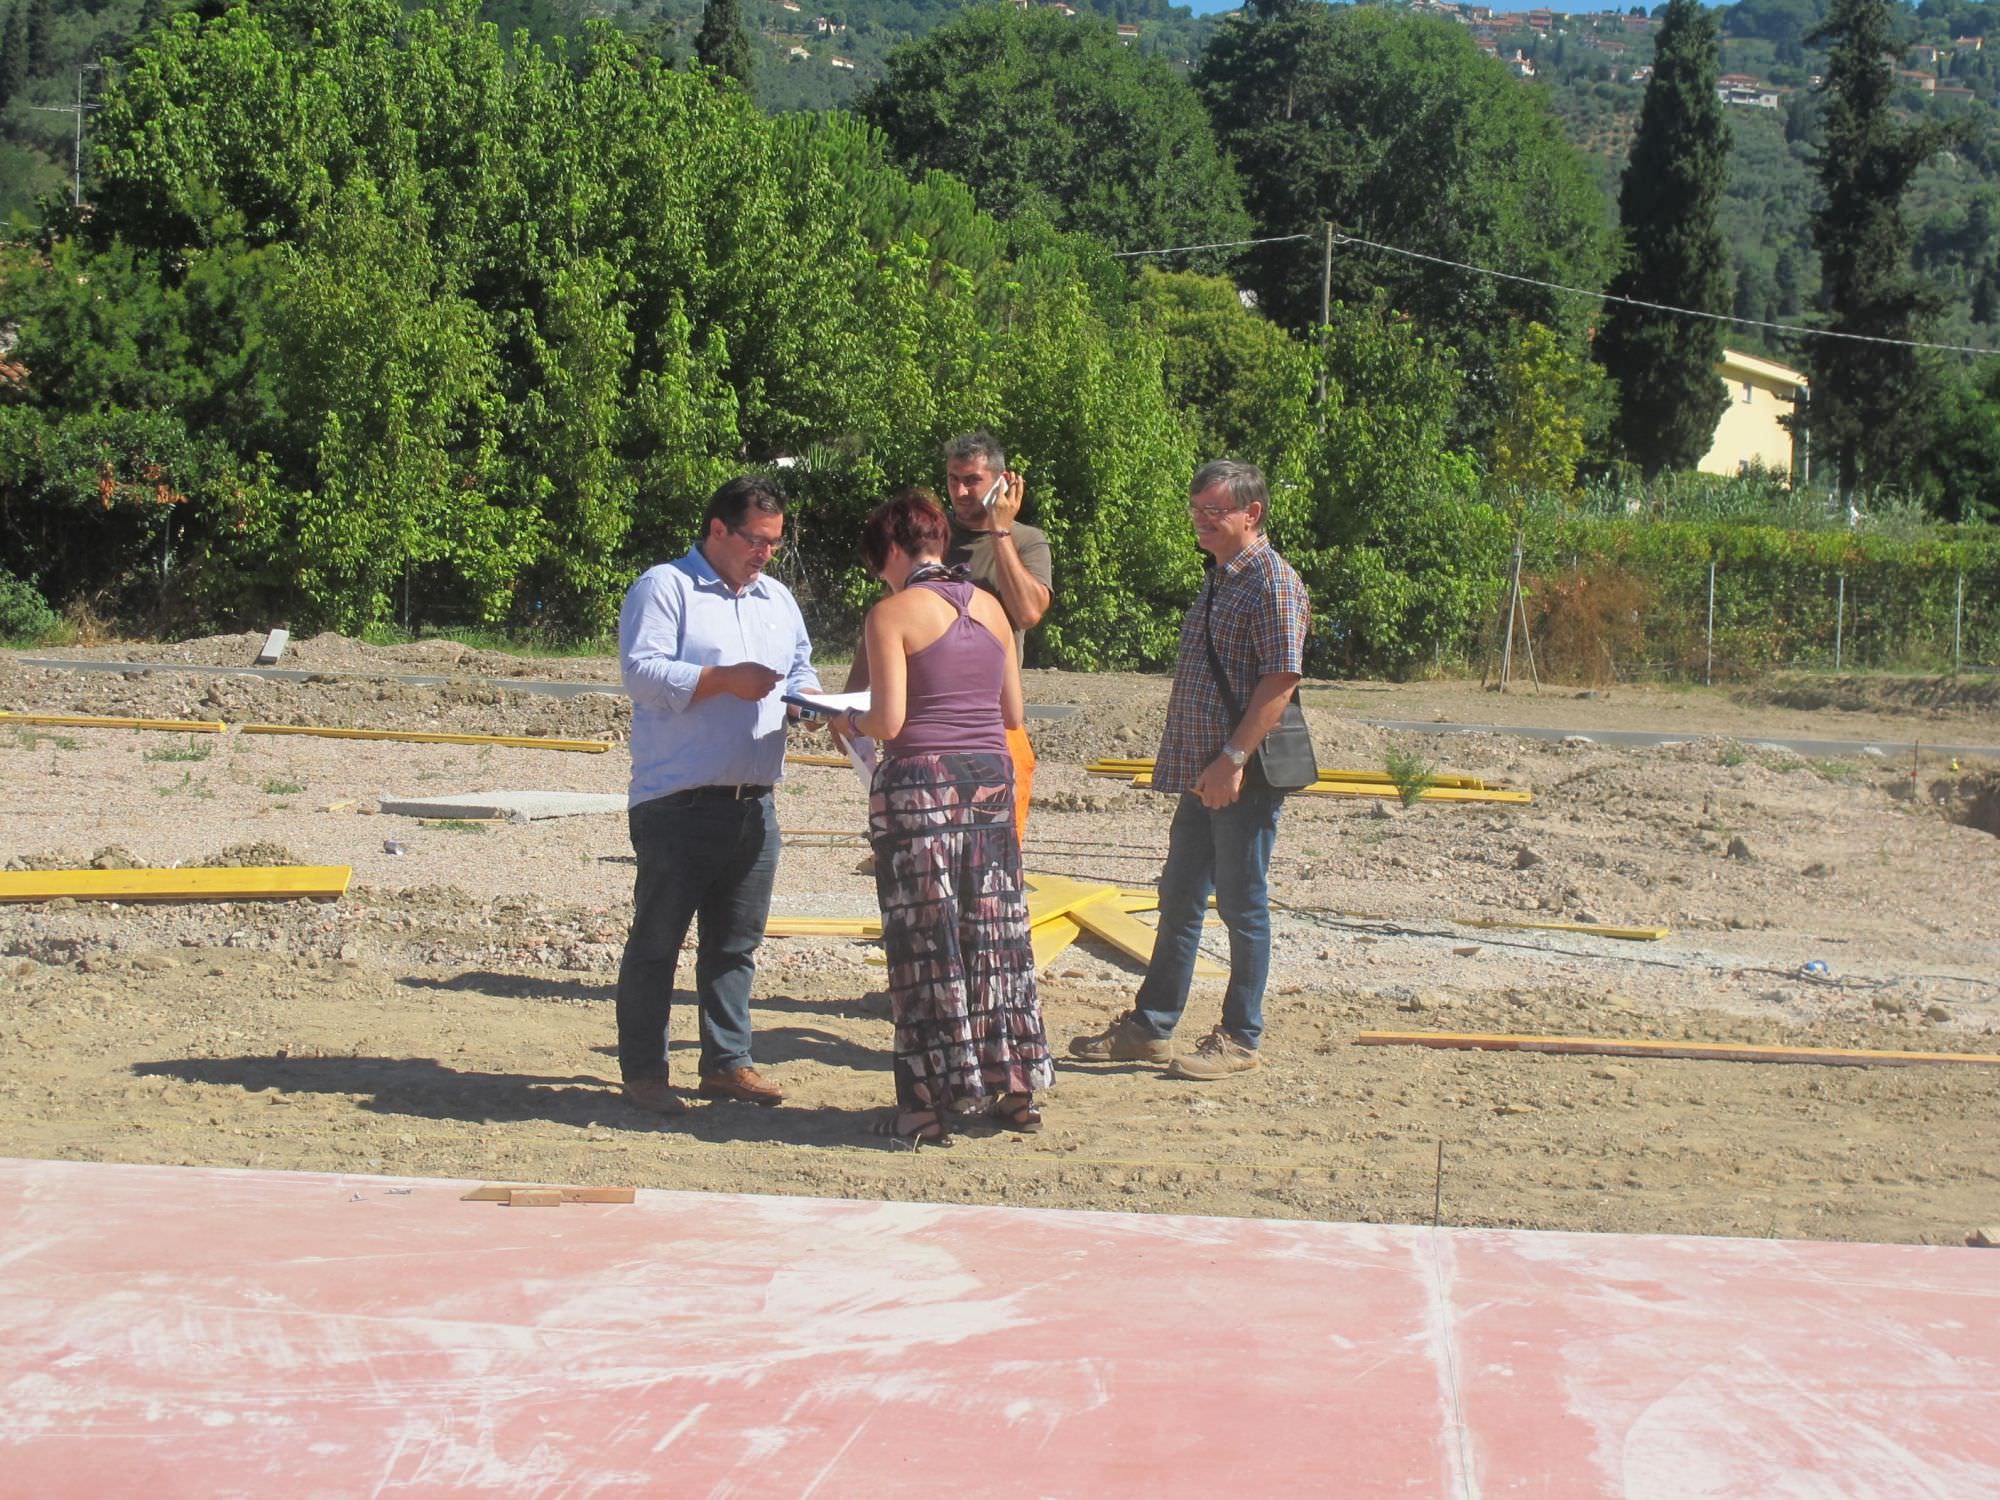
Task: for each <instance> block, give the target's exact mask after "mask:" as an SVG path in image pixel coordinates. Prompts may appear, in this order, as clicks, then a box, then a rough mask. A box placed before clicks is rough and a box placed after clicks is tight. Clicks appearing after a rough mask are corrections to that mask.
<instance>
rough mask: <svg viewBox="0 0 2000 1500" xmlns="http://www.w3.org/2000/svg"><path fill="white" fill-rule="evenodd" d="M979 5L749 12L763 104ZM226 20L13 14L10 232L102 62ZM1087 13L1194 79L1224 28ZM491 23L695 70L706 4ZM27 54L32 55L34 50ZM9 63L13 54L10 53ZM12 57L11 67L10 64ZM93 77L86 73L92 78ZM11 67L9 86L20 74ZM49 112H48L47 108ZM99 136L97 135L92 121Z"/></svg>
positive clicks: (491, 4)
mask: <svg viewBox="0 0 2000 1500" xmlns="http://www.w3.org/2000/svg"><path fill="white" fill-rule="evenodd" d="M969 3H970V0H830V3H815V0H742V6H743V17H744V22H745V24H746V26H747V27H748V28H749V29H750V31H751V41H752V45H753V46H754V48H755V49H756V70H755V81H754V91H755V93H756V96H757V101H758V102H759V103H760V104H762V105H763V106H764V108H765V109H767V110H769V111H772V112H773V113H779V112H784V111H789V110H822V109H833V108H838V107H840V106H842V105H845V104H846V103H847V102H848V101H849V100H851V99H852V98H853V97H854V95H855V93H856V92H857V91H858V90H859V89H861V88H863V87H865V86H866V85H867V84H869V83H872V82H874V81H875V80H876V79H878V78H880V77H881V76H882V59H883V58H884V57H886V56H887V55H888V53H889V51H890V50H891V49H892V48H894V47H897V46H900V45H901V44H902V43H904V42H907V41H912V40H914V39H915V38H917V37H920V36H925V35H927V34H929V33H930V32H931V31H934V30H935V29H937V28H938V27H939V26H942V25H943V24H944V23H945V22H947V21H949V20H950V19H951V18H952V17H953V16H955V15H957V14H958V13H959V12H960V11H962V10H965V9H967V8H968V7H969ZM191 8H198V9H201V10H203V11H205V12H211V11H220V10H221V9H223V8H224V3H223V0H0V38H4V37H5V36H6V35H7V27H6V22H7V19H8V17H9V16H11V15H12V13H13V12H15V11H17V10H18V11H19V12H20V14H21V18H22V24H21V32H22V35H23V36H24V37H25V36H26V35H27V34H28V33H29V31H30V30H31V28H30V27H29V25H28V21H29V18H30V17H31V16H32V14H33V13H34V11H36V10H37V9H39V10H41V11H42V12H43V13H44V37H45V43H44V45H43V47H42V48H41V49H40V51H39V52H38V54H37V55H35V56H33V57H32V58H24V59H23V60H22V70H21V71H22V78H23V81H22V84H21V86H20V88H19V89H18V90H17V91H16V93H15V96H14V97H13V98H11V99H5V100H0V222H4V221H6V220H9V219H13V218H17V217H18V218H24V219H25V220H26V221H27V222H29V223H33V222H35V219H36V216H37V215H36V204H37V203H38V202H40V201H41V199H42V198H43V197H45V196H46V195H48V194H51V193H67V192H68V191H69V190H70V183H71V180H72V170H73V156H74V144H75V132H76V115H75V114H74V112H73V111H72V110H71V109H69V108H65V106H73V105H74V104H75V102H76V99H77V97H78V90H79V85H80V86H81V89H82V93H83V97H84V99H85V100H86V102H87V101H88V100H89V99H90V98H91V97H93V96H94V95H95V94H96V92H97V91H98V89H99V88H100V87H101V85H102V74H101V72H100V71H98V70H97V68H96V66H95V65H96V64H97V63H99V61H100V60H102V59H106V58H110V59H116V58H119V57H122V56H123V55H124V54H125V52H126V51H127V50H128V49H129V48H130V47H131V46H132V45H133V43H134V41H135V40H136V39H137V38H138V37H140V36H141V35H143V34H144V33H145V32H146V31H147V30H148V29H150V28H151V27H152V26H155V25H158V24H159V23H160V22H161V21H162V20H164V19H165V18H166V17H168V16H170V15H172V14H174V13H175V12H177V11H180V10H184V9H191ZM1073 8H1074V9H1075V10H1076V11H1078V12H1079V13H1095V14H1098V15H1102V16H1105V17H1107V18H1109V19H1111V20H1113V21H1115V22H1118V23H1119V24H1121V25H1127V26H1131V27H1134V28H1135V29H1136V34H1135V35H1134V37H1133V38H1132V45H1133V46H1135V47H1137V48H1139V49H1141V50H1143V51H1146V52H1151V53H1157V54H1159V55H1161V56H1164V57H1167V58H1170V59H1172V60H1173V61H1174V62H1175V63H1177V64H1180V65H1182V66H1186V65H1188V64H1189V63H1190V62H1191V61H1192V60H1193V59H1194V58H1195V57H1196V56H1198V55H1199V53H1200V51H1201V46H1202V43H1203V42H1204V41H1205V40H1206V39H1207V37H1208V35H1209V34H1210V33H1211V32H1212V31H1213V30H1214V28H1215V26H1216V25H1218V24H1220V23H1219V22H1218V20H1217V19H1216V18H1215V17H1196V16H1195V15H1194V13H1193V12H1192V11H1190V10H1189V9H1188V8H1187V7H1186V6H1184V5H1168V4H1166V3H1165V0H1074V7H1073ZM480 9H481V13H482V14H483V15H484V16H485V17H486V18H487V19H488V20H490V21H492V22H494V23H495V24H496V25H498V26H499V27H500V29H501V30H502V31H503V32H505V33H512V32H514V31H515V30H517V29H522V28H525V29H526V30H527V31H528V32H529V33H530V34H531V35H533V36H534V37H536V38H537V39H538V40H542V41H547V40H550V39H552V38H554V37H556V36H560V35H563V34H567V33H573V32H576V31H579V30H581V29H582V27H583V25H584V23H585V21H586V20H589V19H608V20H610V21H611V22H613V23H614V24H616V25H618V26H620V27H622V28H624V29H625V30H627V31H629V32H632V33H634V34H635V35H639V36H643V37H645V38H646V39H647V40H648V41H650V42H651V43H652V45H653V47H654V48H655V50H657V51H658V52H659V53H660V54H661V55H662V56H664V57H666V58H668V59H669V60H672V61H680V60H683V59H685V58H686V57H687V56H688V54H689V53H691V52H692V51H693V46H694V35H695V31H696V29H697V28H698V27H699V26H700V24H701V10H702V6H701V0H483V3H482V5H481V7H480ZM24 50H26V49H25V48H24ZM0 54H4V47H3V46H0ZM4 63H5V59H4V56H0V64H4ZM79 69H84V70H85V71H83V72H82V74H81V77H79ZM7 71H8V70H7V68H6V67H5V66H0V75H4V74H5V73H6V72H7ZM36 106H41V108H37V107H36ZM85 128H86V130H87V129H88V118H87V117H86V121H85Z"/></svg>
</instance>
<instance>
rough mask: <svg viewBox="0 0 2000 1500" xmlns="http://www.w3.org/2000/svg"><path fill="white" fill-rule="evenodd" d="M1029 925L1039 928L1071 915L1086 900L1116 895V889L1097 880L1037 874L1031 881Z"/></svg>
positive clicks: (1031, 877)
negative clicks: (1043, 924)
mask: <svg viewBox="0 0 2000 1500" xmlns="http://www.w3.org/2000/svg"><path fill="white" fill-rule="evenodd" d="M1027 883H1028V924H1029V925H1030V926H1031V927H1032V926H1038V925H1040V924H1041V923H1043V922H1048V921H1053V920H1054V919H1055V918H1057V917H1061V916H1067V915H1068V914H1069V913H1070V912H1072V911H1074V910H1075V909H1076V908H1077V907H1078V906H1081V905H1082V904H1083V903H1084V902H1086V901H1095V900H1096V899H1097V898H1098V897H1100V896H1111V895H1115V894H1116V891H1115V889H1114V888H1113V887H1111V886H1108V885H1106V884H1104V883H1103V882H1102V881H1095V880H1071V879H1070V878H1069V877H1068V876H1066V875H1034V876H1030V877H1029V878H1028V882H1027Z"/></svg>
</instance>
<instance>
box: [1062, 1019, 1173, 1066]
mask: <svg viewBox="0 0 2000 1500" xmlns="http://www.w3.org/2000/svg"><path fill="white" fill-rule="evenodd" d="M1069 1055H1070V1056H1071V1057H1080V1058H1082V1059H1083V1060H1084V1061H1085V1062H1148V1063H1163V1062H1166V1061H1167V1060H1168V1059H1169V1058H1171V1057H1172V1056H1173V1055H1174V1044H1173V1042H1172V1041H1170V1040H1166V1039H1163V1038H1161V1037H1156V1036H1149V1035H1148V1034H1147V1033H1145V1032H1144V1031H1141V1030H1140V1029H1139V1023H1138V1022H1137V1021H1135V1020H1134V1019H1133V1018H1132V1012H1131V1011H1129V1010H1128V1011H1126V1012H1125V1013H1124V1014H1123V1015H1121V1016H1119V1018H1118V1019H1117V1020H1115V1021H1113V1022H1112V1023H1111V1024H1110V1025H1109V1026H1107V1027H1105V1029H1104V1030H1102V1031H1100V1032H1097V1033H1096V1034H1095V1035H1092V1036H1075V1037H1071V1038H1070V1041H1069Z"/></svg>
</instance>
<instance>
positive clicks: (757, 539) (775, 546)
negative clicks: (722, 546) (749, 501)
mask: <svg viewBox="0 0 2000 1500" xmlns="http://www.w3.org/2000/svg"><path fill="white" fill-rule="evenodd" d="M729 534H730V535H731V536H733V537H735V538H736V540H737V541H739V542H741V543H742V544H743V545H744V546H746V547H748V548H750V549H751V550H752V551H753V552H767V553H769V554H770V555H771V556H773V557H776V556H777V555H778V554H779V553H780V552H782V551H784V550H785V539H784V538H783V537H781V536H780V537H769V536H752V535H751V534H750V533H749V532H747V531H745V530H744V529H743V528H742V527H741V526H732V527H730V528H729Z"/></svg>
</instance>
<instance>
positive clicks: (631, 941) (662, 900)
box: [618, 792, 779, 1082]
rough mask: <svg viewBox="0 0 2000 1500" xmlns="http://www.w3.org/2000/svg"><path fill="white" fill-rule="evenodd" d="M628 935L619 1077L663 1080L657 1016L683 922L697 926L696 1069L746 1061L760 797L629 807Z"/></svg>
mask: <svg viewBox="0 0 2000 1500" xmlns="http://www.w3.org/2000/svg"><path fill="white" fill-rule="evenodd" d="M627 818H628V820H629V822H630V825H631V830H632V852H633V853H634V854H636V855H637V856H638V859H639V874H638V878H637V880H636V881H634V883H633V890H632V930H631V931H630V932H629V933H628V934H627V935H626V938H625V957H624V960H623V961H622V962H621V963H620V964H619V965H618V1071H619V1073H620V1075H621V1076H622V1077H623V1078H624V1079H625V1080H626V1081H627V1082H635V1081H637V1080H639V1079H642V1078H664V1077H666V1076H667V1014H668V1010H669V1007H670V1006H671V1004H672V1001H673V993H674V966H675V963H676V962H677V961H678V959H679V958H680V952H681V942H682V940H683V939H684V938H686V936H687V930H688V923H689V922H690V921H694V922H696V923H697V930H696V946H695V961H694V992H695V1003H696V1004H697V1005H698V1006H699V1007H700V1011H701V1071H702V1073H703V1074H704V1075H706V1074H709V1073H716V1072H720V1071H721V1070H722V1069H724V1068H737V1067H748V1066H749V1065H750V981H751V978H752V976H753V975H754V974H755V973H756V970H757V945H758V944H759V943H761V942H762V941H763V940H764V919H765V918H766V917H767V916H769V915H770V911H771V884H772V882H773V881H774V880H775V879H776V877H777V873H778V845H779V838H778V817H777V812H776V809H774V808H773V807H772V805H771V796H770V794H769V793H768V792H767V793H765V794H764V795H763V796H761V797H750V798H746V799H744V800H742V801H731V800H729V799H728V798H701V799H697V800H693V801H687V802H681V801H678V800H677V799H676V798H674V797H656V798H654V799H652V800H651V801H648V802H641V803H640V804H639V805H638V806H637V807H635V808H633V809H631V811H630V812H629V813H628V814H627Z"/></svg>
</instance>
